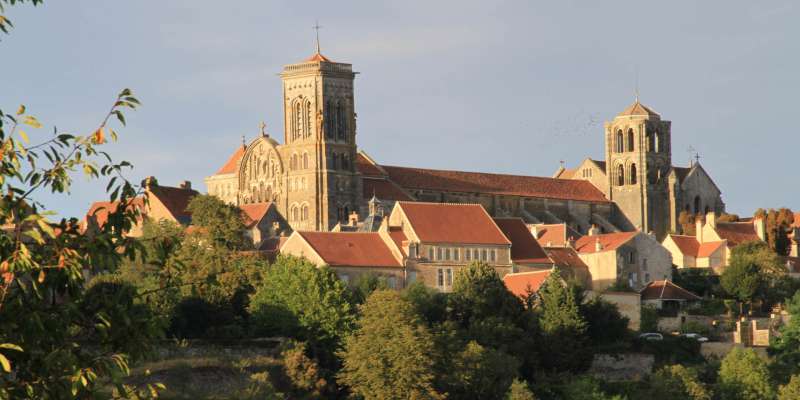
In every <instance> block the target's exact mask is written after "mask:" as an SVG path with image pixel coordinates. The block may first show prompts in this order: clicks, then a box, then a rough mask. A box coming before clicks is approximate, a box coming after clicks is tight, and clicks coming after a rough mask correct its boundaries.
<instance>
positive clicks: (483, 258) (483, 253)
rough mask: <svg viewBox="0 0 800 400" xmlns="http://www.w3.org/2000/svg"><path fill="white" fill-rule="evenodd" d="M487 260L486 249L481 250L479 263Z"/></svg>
mask: <svg viewBox="0 0 800 400" xmlns="http://www.w3.org/2000/svg"><path fill="white" fill-rule="evenodd" d="M486 259H487V251H486V249H483V250H481V261H486Z"/></svg>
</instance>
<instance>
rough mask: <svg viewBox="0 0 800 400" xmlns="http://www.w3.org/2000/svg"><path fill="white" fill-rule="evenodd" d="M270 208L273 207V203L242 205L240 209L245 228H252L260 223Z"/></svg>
mask: <svg viewBox="0 0 800 400" xmlns="http://www.w3.org/2000/svg"><path fill="white" fill-rule="evenodd" d="M270 206H272V203H271V202H266V203H252V204H243V205H240V206H239V209H240V210H242V220H243V221H244V224H245V226H247V227H248V228H250V227H252V226H253V225H255V224H257V223H259V222H260V221H261V219H262V218H264V215H266V214H267V211H269V208H270Z"/></svg>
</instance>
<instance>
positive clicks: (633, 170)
mask: <svg viewBox="0 0 800 400" xmlns="http://www.w3.org/2000/svg"><path fill="white" fill-rule="evenodd" d="M629 182H630V183H631V185H635V184H636V164H631V178H630V181H629Z"/></svg>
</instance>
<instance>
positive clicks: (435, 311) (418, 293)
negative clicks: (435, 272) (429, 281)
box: [402, 282, 447, 325]
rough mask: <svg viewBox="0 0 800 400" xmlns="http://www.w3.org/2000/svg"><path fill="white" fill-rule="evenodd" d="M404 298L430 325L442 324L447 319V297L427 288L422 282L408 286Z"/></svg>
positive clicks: (403, 294)
mask: <svg viewBox="0 0 800 400" xmlns="http://www.w3.org/2000/svg"><path fill="white" fill-rule="evenodd" d="M402 296H403V298H404V299H406V300H408V301H409V302H410V303H411V304H412V305H413V306H414V308H415V309H416V310H417V313H418V314H419V316H420V317H421V318H422V320H423V321H425V322H427V323H428V325H434V324H438V323H441V322H443V321H444V320H445V319H446V318H447V295H446V294H444V293H441V292H439V291H438V290H436V289H431V288H429V287H427V286H425V284H424V283H422V282H414V283H412V284H411V285H408V286H407V287H406V288H405V289H404V290H403V292H402Z"/></svg>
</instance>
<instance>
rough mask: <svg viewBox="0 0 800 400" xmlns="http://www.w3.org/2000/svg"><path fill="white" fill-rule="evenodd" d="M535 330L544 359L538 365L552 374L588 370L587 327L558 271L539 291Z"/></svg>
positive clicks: (571, 293)
mask: <svg viewBox="0 0 800 400" xmlns="http://www.w3.org/2000/svg"><path fill="white" fill-rule="evenodd" d="M539 296H540V306H539V310H538V311H539V327H540V329H541V335H542V342H543V343H542V344H543V346H544V348H546V349H547V354H548V356H547V357H544V358H543V360H542V364H543V366H544V367H545V368H547V369H550V370H556V371H572V372H577V371H582V370H584V369H586V368H588V367H589V364H590V363H591V360H592V357H593V354H592V350H591V349H590V348H589V347H588V343H587V342H588V341H587V338H586V330H587V325H586V321H585V320H584V319H583V317H582V316H581V313H580V310H579V307H578V303H577V302H576V299H575V292H574V291H573V290H572V288H570V287H565V284H564V282H563V280H562V279H561V274H560V273H559V272H558V270H554V271H553V273H551V274H550V276H549V277H548V278H547V280H545V282H544V283H543V284H542V288H541V289H540V290H539Z"/></svg>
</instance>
